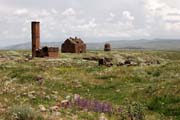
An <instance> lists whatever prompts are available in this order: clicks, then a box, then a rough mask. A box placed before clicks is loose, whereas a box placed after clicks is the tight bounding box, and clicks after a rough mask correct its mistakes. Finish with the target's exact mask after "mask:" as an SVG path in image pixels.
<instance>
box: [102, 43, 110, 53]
mask: <svg viewBox="0 0 180 120" xmlns="http://www.w3.org/2000/svg"><path fill="white" fill-rule="evenodd" d="M104 51H111V44H109V43H106V44H105V45H104Z"/></svg>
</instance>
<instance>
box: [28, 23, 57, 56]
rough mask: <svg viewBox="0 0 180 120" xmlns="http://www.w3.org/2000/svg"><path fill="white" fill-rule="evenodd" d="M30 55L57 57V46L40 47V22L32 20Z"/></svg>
mask: <svg viewBox="0 0 180 120" xmlns="http://www.w3.org/2000/svg"><path fill="white" fill-rule="evenodd" d="M31 29H32V57H53V58H54V57H58V55H59V48H58V47H46V46H45V47H43V48H40V22H32V24H31Z"/></svg>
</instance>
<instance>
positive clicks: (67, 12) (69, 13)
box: [62, 8, 76, 16]
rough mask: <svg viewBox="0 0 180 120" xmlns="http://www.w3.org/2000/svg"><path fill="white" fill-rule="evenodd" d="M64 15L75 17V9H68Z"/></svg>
mask: <svg viewBox="0 0 180 120" xmlns="http://www.w3.org/2000/svg"><path fill="white" fill-rule="evenodd" d="M62 15H64V16H74V15H76V11H75V10H74V9H73V8H68V9H66V10H65V11H64V12H63V13H62Z"/></svg>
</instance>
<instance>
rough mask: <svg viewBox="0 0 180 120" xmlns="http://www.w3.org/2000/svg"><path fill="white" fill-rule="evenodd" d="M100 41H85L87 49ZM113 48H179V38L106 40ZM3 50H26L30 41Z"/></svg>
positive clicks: (96, 46) (55, 44)
mask: <svg viewBox="0 0 180 120" xmlns="http://www.w3.org/2000/svg"><path fill="white" fill-rule="evenodd" d="M105 43H106V42H104V43H103V42H102V43H87V49H89V50H102V49H103V47H104V44H105ZM108 43H110V44H111V46H112V48H113V49H154V50H177V49H178V50H180V39H179V40H178V39H172V40H169V39H154V40H116V41H108ZM61 44H62V42H46V43H42V44H41V46H52V47H59V48H60V47H61ZM3 49H5V50H28V49H31V43H24V44H17V45H13V46H8V47H5V48H3Z"/></svg>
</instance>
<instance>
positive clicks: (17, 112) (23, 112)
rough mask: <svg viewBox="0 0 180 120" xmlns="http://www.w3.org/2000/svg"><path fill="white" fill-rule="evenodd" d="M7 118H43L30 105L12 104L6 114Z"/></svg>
mask: <svg viewBox="0 0 180 120" xmlns="http://www.w3.org/2000/svg"><path fill="white" fill-rule="evenodd" d="M7 119H8V120H43V117H42V116H40V115H37V113H36V112H35V111H33V109H32V108H30V106H24V105H20V106H17V105H16V106H13V107H12V108H11V109H10V111H9V115H8V118H7Z"/></svg>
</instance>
